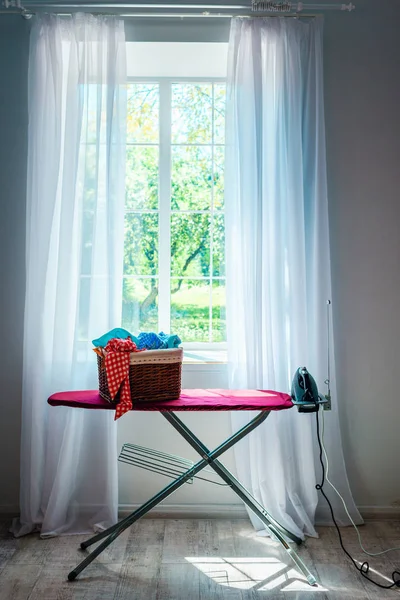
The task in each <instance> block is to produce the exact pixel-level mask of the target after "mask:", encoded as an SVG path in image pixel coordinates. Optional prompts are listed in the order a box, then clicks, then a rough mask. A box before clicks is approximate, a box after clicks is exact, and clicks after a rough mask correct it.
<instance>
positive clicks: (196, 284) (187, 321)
mask: <svg viewBox="0 0 400 600" xmlns="http://www.w3.org/2000/svg"><path fill="white" fill-rule="evenodd" d="M210 300H211V298H210V282H209V281H208V280H197V281H193V280H187V279H185V280H179V279H175V278H172V279H171V331H172V332H173V333H175V334H177V335H179V337H180V338H181V340H182V341H183V342H208V341H209V339H210V333H209V331H210Z"/></svg>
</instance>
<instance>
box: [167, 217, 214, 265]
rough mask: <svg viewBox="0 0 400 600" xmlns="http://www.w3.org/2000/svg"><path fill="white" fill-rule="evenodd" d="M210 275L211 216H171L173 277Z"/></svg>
mask: <svg viewBox="0 0 400 600" xmlns="http://www.w3.org/2000/svg"><path fill="white" fill-rule="evenodd" d="M209 273H210V215H209V214H193V213H192V214H191V213H183V214H173V215H172V216H171V275H173V276H174V275H175V276H178V277H184V276H185V277H207V276H208V275H209Z"/></svg>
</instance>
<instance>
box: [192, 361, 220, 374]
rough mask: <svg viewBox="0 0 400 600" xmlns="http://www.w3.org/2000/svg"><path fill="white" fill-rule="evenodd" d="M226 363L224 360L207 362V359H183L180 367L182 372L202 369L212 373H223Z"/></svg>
mask: <svg viewBox="0 0 400 600" xmlns="http://www.w3.org/2000/svg"><path fill="white" fill-rule="evenodd" d="M227 368H228V364H227V363H226V362H208V361H203V362H201V361H198V362H192V361H187V362H186V361H185V360H184V361H183V363H182V369H183V372H184V373H190V372H192V371H196V372H199V371H203V372H213V373H225V372H226V371H227Z"/></svg>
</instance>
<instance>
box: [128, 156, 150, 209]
mask: <svg viewBox="0 0 400 600" xmlns="http://www.w3.org/2000/svg"><path fill="white" fill-rule="evenodd" d="M125 189H126V192H125V207H126V209H128V210H132V209H142V210H143V209H158V147H157V146H128V148H127V153H126V188H125Z"/></svg>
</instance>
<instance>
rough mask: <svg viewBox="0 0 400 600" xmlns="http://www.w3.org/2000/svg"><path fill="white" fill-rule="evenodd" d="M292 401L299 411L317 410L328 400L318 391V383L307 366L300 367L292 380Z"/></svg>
mask: <svg viewBox="0 0 400 600" xmlns="http://www.w3.org/2000/svg"><path fill="white" fill-rule="evenodd" d="M291 396H292V402H293V404H295V405H296V406H297V408H298V411H299V412H303V413H310V412H317V411H318V410H319V406H320V404H325V403H326V402H327V401H328V400H327V399H325V398H324V397H323V396H321V395H320V394H319V393H318V388H317V384H316V383H315V380H314V378H313V377H312V376H311V375H310V373H309V372H308V371H307V369H306V368H305V367H299V368H298V369H297V371H296V373H295V374H294V377H293V381H292V391H291Z"/></svg>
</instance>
